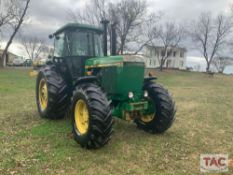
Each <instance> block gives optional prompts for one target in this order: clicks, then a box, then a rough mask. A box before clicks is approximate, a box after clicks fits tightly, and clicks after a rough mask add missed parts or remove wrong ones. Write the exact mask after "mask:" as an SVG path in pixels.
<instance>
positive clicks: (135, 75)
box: [85, 55, 145, 101]
mask: <svg viewBox="0 0 233 175" xmlns="http://www.w3.org/2000/svg"><path fill="white" fill-rule="evenodd" d="M85 68H86V71H88V70H89V69H93V68H94V69H95V68H98V70H99V71H100V72H101V74H100V75H101V78H100V82H101V87H102V88H103V89H104V90H105V92H107V94H108V95H110V96H111V99H112V100H117V101H124V100H128V99H129V97H128V94H129V92H130V93H133V94H134V100H136V99H141V97H142V93H143V91H142V86H143V81H144V71H145V64H144V61H143V59H142V57H140V56H137V55H121V56H110V57H101V58H92V59H88V60H87V61H86V66H85Z"/></svg>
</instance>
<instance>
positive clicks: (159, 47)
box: [146, 45, 187, 52]
mask: <svg viewBox="0 0 233 175" xmlns="http://www.w3.org/2000/svg"><path fill="white" fill-rule="evenodd" d="M146 47H148V48H154V49H164V47H163V46H151V45H146ZM169 48H173V49H180V50H183V51H185V52H187V49H186V48H185V47H177V46H169Z"/></svg>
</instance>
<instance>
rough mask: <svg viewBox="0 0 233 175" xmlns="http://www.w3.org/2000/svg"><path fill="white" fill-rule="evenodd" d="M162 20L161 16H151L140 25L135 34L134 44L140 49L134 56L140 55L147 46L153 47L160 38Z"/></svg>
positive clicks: (153, 14)
mask: <svg viewBox="0 0 233 175" xmlns="http://www.w3.org/2000/svg"><path fill="white" fill-rule="evenodd" d="M160 19H161V14H159V15H157V14H155V13H152V14H150V15H149V16H148V17H146V19H145V20H144V22H143V23H142V24H141V25H140V27H139V30H138V31H137V33H134V38H133V39H132V40H133V42H136V43H137V45H138V47H137V49H136V51H135V52H134V54H135V55H136V54H138V53H139V52H140V51H141V50H142V49H143V48H144V47H145V46H146V45H153V41H154V40H156V38H158V22H159V20H160Z"/></svg>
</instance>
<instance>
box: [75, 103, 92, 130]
mask: <svg viewBox="0 0 233 175" xmlns="http://www.w3.org/2000/svg"><path fill="white" fill-rule="evenodd" d="M74 110H75V111H74V115H75V116H74V117H75V124H76V128H77V129H78V131H79V133H80V134H85V133H87V130H88V127H89V112H88V109H87V105H86V103H85V101H84V100H78V101H77V102H76V104H75V109H74Z"/></svg>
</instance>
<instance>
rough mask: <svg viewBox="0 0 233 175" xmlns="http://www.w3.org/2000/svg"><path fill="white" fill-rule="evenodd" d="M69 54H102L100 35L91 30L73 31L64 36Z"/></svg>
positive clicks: (94, 55) (96, 55) (97, 55)
mask: <svg viewBox="0 0 233 175" xmlns="http://www.w3.org/2000/svg"><path fill="white" fill-rule="evenodd" d="M66 40H67V41H66V42H67V50H68V54H69V55H70V56H93V57H99V56H103V49H102V35H101V34H98V33H95V32H93V31H80V30H77V31H73V32H71V33H69V34H68V35H67V37H66Z"/></svg>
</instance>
